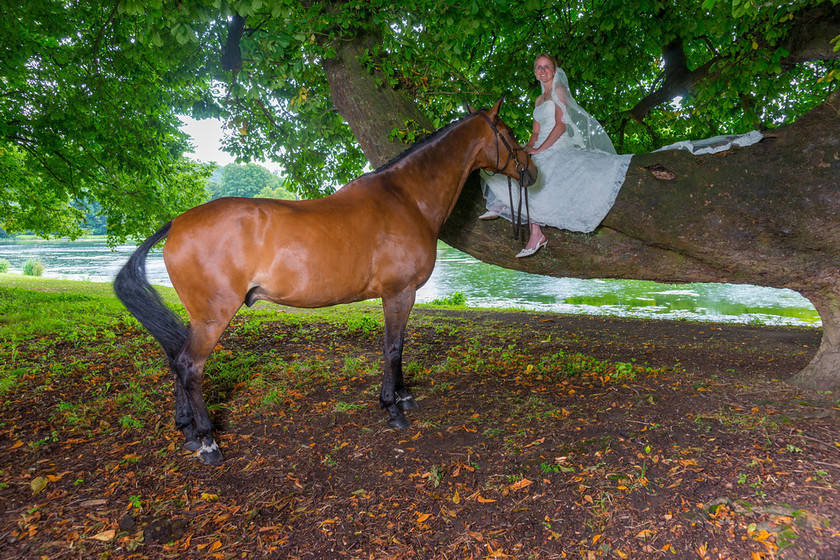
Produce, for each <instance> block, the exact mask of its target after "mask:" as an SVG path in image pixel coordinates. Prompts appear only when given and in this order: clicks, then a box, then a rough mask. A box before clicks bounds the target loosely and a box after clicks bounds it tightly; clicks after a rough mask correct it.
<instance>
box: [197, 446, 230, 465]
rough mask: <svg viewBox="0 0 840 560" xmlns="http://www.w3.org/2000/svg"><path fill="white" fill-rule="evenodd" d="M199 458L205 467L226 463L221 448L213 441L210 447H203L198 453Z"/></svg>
mask: <svg viewBox="0 0 840 560" xmlns="http://www.w3.org/2000/svg"><path fill="white" fill-rule="evenodd" d="M196 455H198V458H199V459H200V460H201V462H202V463H204V464H205V465H220V464H221V463H222V461H224V457H222V452H221V451H220V450H219V446H218V445H217V444H216V442H215V441H213V442H212V443H211V444H210V445H202V446H201V447H200V448H199V450H198V451H197V452H196Z"/></svg>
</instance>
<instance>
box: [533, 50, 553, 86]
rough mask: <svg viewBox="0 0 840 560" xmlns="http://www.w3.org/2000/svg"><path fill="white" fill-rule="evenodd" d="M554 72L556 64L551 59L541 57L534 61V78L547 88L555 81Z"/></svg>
mask: <svg viewBox="0 0 840 560" xmlns="http://www.w3.org/2000/svg"><path fill="white" fill-rule="evenodd" d="M554 72H555V70H554V64H552V63H551V61H550V60H549V59H547V58H545V57H542V56H541V57H540V58H538V59H537V60H536V61H534V76H536V77H537V79H538V80H539V81H540V82H542V83H543V84H546V86H550V85H551V82H552V81H553V80H554Z"/></svg>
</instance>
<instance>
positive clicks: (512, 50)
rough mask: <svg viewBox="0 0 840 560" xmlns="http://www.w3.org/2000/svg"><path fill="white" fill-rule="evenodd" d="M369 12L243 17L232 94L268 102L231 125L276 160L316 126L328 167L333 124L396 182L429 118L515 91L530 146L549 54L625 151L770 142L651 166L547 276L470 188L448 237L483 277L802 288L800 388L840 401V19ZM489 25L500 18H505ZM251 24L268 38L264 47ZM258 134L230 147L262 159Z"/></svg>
mask: <svg viewBox="0 0 840 560" xmlns="http://www.w3.org/2000/svg"><path fill="white" fill-rule="evenodd" d="M369 6H370V4H369V3H366V4H365V5H362V4H361V3H358V2H346V3H341V4H338V5H333V6H331V8H329V9H323V10H321V9H319V7H318V6H317V5H313V6H308V7H307V10H308V11H305V12H300V13H299V14H298V17H299V18H300V19H297V20H295V19H294V18H293V17H292V18H289V17H284V18H279V19H278V18H267V17H262V18H261V17H260V14H251V15H246V16H242V14H240V16H241V17H240V18H239V28H240V29H241V30H242V31H243V33H242V35H238V36H236V37H235V39H236V40H235V41H230V37H229V38H228V39H229V41H228V44H227V47H226V51H225V53H226V55H228V56H229V57H230V56H231V53H232V52H233V51H232V50H231V49H232V48H233V46H234V45H236V46H239V45H247V46H246V47H243V51H242V52H243V53H244V54H243V58H242V59H241V60H240V59H238V58H236V57H235V53H234V57H233V59H234V60H236V63H235V64H234V67H235V68H236V69H238V70H240V71H239V72H238V73H236V74H235V76H234V77H233V80H234V81H235V83H236V85H237V86H241V87H242V91H243V92H252V91H254V90H255V89H256V90H259V91H261V94H260V95H252V98H254V99H256V101H248V99H247V93H243V95H242V96H241V98H240V99H238V100H237V102H236V104H235V105H232V106H229V108H230V109H231V110H232V112H233V114H234V115H235V118H236V119H237V120H238V122H239V123H241V124H242V125H243V126H246V127H248V128H250V129H254V130H260V131H262V135H261V136H260V138H261V140H262V141H263V142H264V144H263V146H262V148H261V150H265V149H266V148H267V147H269V146H270V145H271V134H272V133H276V132H277V131H281V130H282V131H285V129H284V128H283V127H284V126H288V125H287V124H286V123H287V122H293V121H294V120H295V119H297V118H301V117H302V118H305V119H306V118H312V117H315V116H317V119H316V121H315V122H316V123H319V124H321V126H314V127H311V128H310V127H307V129H306V130H305V131H304V133H303V134H302V136H301V138H303V141H301V142H300V143H299V144H298V145H297V146H296V148H297V149H298V150H300V151H301V152H302V154H303V155H306V154H311V153H312V152H311V151H309V150H308V148H307V147H306V144H307V141H309V140H311V139H312V138H313V137H314V138H316V139H317V137H318V135H321V134H323V132H322V131H323V129H324V126H323V122H324V116H325V115H326V114H327V113H328V112H329V110H330V109H331V108H332V107H335V108H336V109H337V110H338V112H339V113H340V115H342V116H343V117H344V119H345V120H346V122H347V123H348V125H349V127H350V129H351V130H352V132H353V134H354V136H355V138H356V139H357V140H358V142H359V144H360V145H361V147H362V149H363V150H364V153H365V154H366V155H367V156H368V158H369V159H370V161H371V162H372V163H374V164H375V165H377V164H381V163H383V162H384V161H385V160H386V159H387V158H388V157H390V156H391V155H393V154H394V153H396V152H397V151H398V145H395V143H394V139H395V137H396V138H399V137H401V136H407V137H409V138H410V137H412V136H413V135H414V134H416V133H417V129H418V127H419V128H423V127H424V126H428V123H429V120H431V121H432V122H433V123H434V124H437V121H436V120H435V119H439V118H441V117H442V116H448V115H449V114H451V112H452V111H453V110H454V106H453V103H452V98H453V97H452V96H450V95H449V94H452V93H457V94H458V95H457V97H458V98H459V99H468V100H470V101H473V102H475V101H478V102H479V104H480V103H481V100H482V99H486V97H484V96H489V97H490V98H493V97H494V96H495V95H498V94H499V93H501V90H502V89H506V90H507V93H508V97H509V98H510V99H511V100H512V101H513V102H514V105H513V106H512V107H511V105H510V104H509V105H508V108H509V109H508V114H507V117H506V118H507V119H508V120H510V121H512V122H513V123H514V124H517V125H518V126H519V129H520V131H521V132H522V133H523V137H524V131H525V129H526V126H527V122H528V120H529V118H528V115H527V113H528V110H529V109H528V108H529V107H530V105H531V103H530V100H529V98H530V97H531V96H532V95H533V91H531V90H533V81H532V80H531V79H530V73H531V67H530V60H531V59H532V57H533V55H535V54H536V53H538V52H539V51H540V50H551V51H554V52H555V53H556V54H558V55H559V56H560V58H561V60H562V61H563V64H564V67H565V68H566V69H567V72H568V73H569V75H570V76H572V79H573V81H574V80H576V82H575V83H576V84H577V92H576V94H577V97H578V98H579V99H580V100H581V101H582V102H583V103H584V104H585V105H586V106H588V107H589V108H591V109H592V111H593V112H594V114H596V115H597V116H598V117H600V118H601V120H602V121H603V122H604V123H605V125H606V126H607V128H608V129H609V130H610V131H611V132H612V133H613V135H614V138H615V140H616V141H617V143H618V145H619V146H620V148H623V149H624V151H633V152H637V153H639V152H647V151H649V150H650V149H651V148H655V147H659V146H660V145H662V144H663V143H667V142H670V141H673V140H678V139H686V138H703V137H708V136H712V135H715V134H720V133H733V132H745V131H747V130H750V129H755V128H759V129H762V130H765V131H769V132H767V133H766V134H765V136H766V137H765V140H764V141H763V142H762V143H760V144H759V145H757V146H754V147H751V148H747V149H740V150H731V151H729V152H727V153H725V154H723V155H715V156H706V157H695V156H691V155H688V154H685V153H679V152H664V153H663V152H658V153H655V154H646V155H639V156H636V157H635V158H634V160H633V162H632V164H631V169H630V172H629V173H628V177H627V181H626V183H625V185H624V187H623V189H622V191H621V193H620V194H619V198H618V200H617V203H616V206H615V207H614V209H613V210H612V211H611V212H610V214H609V215H608V216H607V218H606V219H605V220H604V223H603V225H602V226H601V227H600V228H598V230H596V232H594V233H593V234H587V235H581V234H572V233H568V232H561V231H556V230H554V231H550V232H549V234H548V235H549V238H550V239H551V240H552V243H551V245H550V246H551V250H547V251H544V252H543V253H541V254H540V256H539V257H538V258H533V259H530V260H525V261H518V260H515V259H512V258H510V255H513V254H515V252H516V247H514V244H513V242H512V241H511V240H510V237H509V236H508V235H506V226H505V225H504V224H498V223H497V224H478V223H477V222H476V216H477V215H478V214H480V213H481V206H482V200H481V197H480V195H479V192H478V188H477V186H476V187H474V188H472V189H467V191H466V194H465V195H464V196H463V197H462V200H461V203H460V204H459V206H458V207H457V208H456V210H455V213H454V215H453V217H452V218H451V219H450V220H449V223H448V225H447V227H446V228H445V231H444V233H443V238H444V239H445V240H446V241H447V242H449V243H450V244H452V245H453V246H455V247H458V248H460V249H462V250H465V251H467V252H468V253H470V254H472V255H474V256H476V257H478V258H480V259H482V260H484V261H487V262H492V263H496V264H499V265H501V266H507V267H511V268H518V269H520V270H527V271H530V272H534V273H538V274H546V275H553V276H573V277H619V278H643V279H651V280H658V281H665V282H688V281H708V282H717V281H727V282H747V283H752V284H759V285H765V286H775V287H788V288H793V289H795V290H798V291H800V292H801V293H803V294H804V295H805V296H806V297H808V298H809V299H810V300H811V301H812V302H813V303H814V305H815V306H816V308H817V309H818V311H819V312H820V315H821V317H822V319H823V324H824V336H823V343H822V346H821V348H820V350H819V352H818V354H817V356H816V357H815V358H814V361H813V362H812V363H811V364H810V366H809V367H808V368H807V369H806V370H805V371H803V372H801V373H800V374H799V375H798V376H797V377H796V382H798V383H800V384H801V385H803V386H808V387H813V388H822V389H827V388H832V389H840V287H838V280H840V277H838V276H840V272H838V265H840V247H838V242H840V235H838V234H840V223H839V222H838V220H837V219H836V217H835V215H836V210H837V204H838V203H840V199H838V195H840V155H838V152H837V145H838V142H840V118H838V110H837V107H838V106H840V98H839V97H838V94H836V93H834V94H833V96H832V97H829V96H830V95H832V91H834V90H835V88H834V83H835V82H834V80H835V79H836V77H837V74H838V70H837V68H838V65H837V60H838V48H837V42H838V36H840V7H838V5H837V4H836V3H832V2H823V3H810V2H800V3H794V4H785V5H778V6H775V5H763V6H760V7H755V6H754V5H753V4H751V3H747V2H745V3H739V2H735V3H732V4H730V3H722V2H715V1H707V2H704V3H703V4H702V5H701V4H699V3H696V2H685V3H677V4H673V3H667V4H665V3H657V2H651V3H649V4H647V5H644V6H641V5H640V4H639V3H632V4H626V3H624V2H609V1H607V2H602V3H589V2H585V3H578V2H564V3H558V4H555V5H552V6H549V7H547V8H545V7H542V6H541V5H537V4H530V3H526V4H525V5H524V6H523V5H521V4H517V5H516V6H515V7H511V8H507V7H506V6H504V5H502V4H501V3H495V2H494V3H483V4H481V5H480V4H479V3H478V2H473V3H471V4H469V5H466V6H464V7H463V8H454V7H451V6H441V5H440V4H438V3H435V4H432V3H428V4H426V3H423V2H420V3H419V4H414V6H415V8H414V9H413V10H412V11H411V12H410V14H409V13H406V12H400V13H399V16H398V17H395V16H394V14H392V13H389V11H388V8H389V7H392V6H393V5H392V4H390V3H387V4H378V5H377V6H378V8H379V10H366V9H365V8H366V7H369ZM488 8H493V9H495V10H496V13H493V14H492V15H490V16H489V17H488ZM316 13H317V17H313V14H316ZM303 14H306V17H304V16H303ZM248 21H254V22H255V24H254V25H253V27H251V28H250V29H253V34H251V35H248V29H249V26H248V24H247V22H248ZM290 22H294V23H295V24H296V25H301V24H302V23H304V22H305V23H306V26H305V31H304V32H303V33H299V36H300V37H301V38H302V41H301V43H300V44H298V45H297V49H295V51H294V52H296V53H297V54H296V55H293V56H291V57H286V58H284V59H283V60H286V61H287V62H288V64H289V65H288V66H284V72H282V73H281V74H282V76H283V78H284V83H285V84H286V87H287V88H290V89H288V90H287V91H286V92H285V93H284V94H283V96H281V97H279V98H272V95H271V92H270V91H269V90H265V89H260V88H261V87H262V86H263V84H264V83H265V82H266V78H267V76H268V75H267V74H264V73H263V72H265V71H266V68H268V67H269V61H275V60H276V59H275V58H273V57H272V56H270V55H266V54H265V49H266V48H267V47H265V45H266V41H269V42H270V41H271V39H270V37H272V36H275V35H277V34H279V35H281V36H282V34H283V31H282V29H283V26H288V25H289V24H290ZM276 26H277V27H276ZM286 29H288V28H286ZM261 49H262V50H261ZM307 53H308V54H307ZM298 55H299V56H301V57H303V58H306V57H307V56H310V57H312V60H318V61H320V64H321V69H322V72H318V69H317V68H314V67H312V65H304V66H295V64H296V62H298V61H299V60H301V59H297V58H296V56H298ZM281 64H282V63H281ZM246 68H247V69H248V70H249V71H247V72H246V71H245V69H246ZM298 69H302V70H305V72H299V71H297V70H298ZM286 100H291V101H292V102H286ZM412 101H413V102H412ZM272 103H273V105H272ZM272 106H273V107H276V108H277V109H279V110H269V109H268V107H272ZM418 107H419V108H422V109H423V111H422V114H421V115H420V116H418V114H417V112H418V111H417V109H418ZM321 110H323V112H322V113H320V114H318V111H321ZM423 115H426V116H428V117H430V119H425V118H424V116H423ZM803 115H804V116H803ZM331 118H335V117H331ZM287 119H288V121H287ZM444 120H445V119H444ZM328 128H329V130H330V131H331V133H332V134H338V131H340V127H328ZM251 136H253V135H252V134H249V135H248V136H247V137H246V135H244V134H243V135H240V136H238V137H235V138H232V140H231V143H232V145H233V147H235V148H236V149H239V150H246V149H247V145H246V142H250V140H251V139H252V138H251ZM344 138H345V139H346V140H347V141H348V142H351V140H350V139H349V136H346V137H344ZM354 145H355V144H354ZM284 146H285V144H284ZM269 149H270V148H269ZM258 153H265V152H258ZM276 153H281V152H279V151H278V152H276ZM316 153H317V156H318V157H320V156H321V155H322V152H321V151H320V150H316ZM348 154H352V151H351V150H347V151H343V152H342V155H343V156H347V155H348ZM297 159H298V161H306V160H307V158H305V157H299V158H297ZM308 164H309V165H311V164H312V160H309V161H308ZM338 177H340V175H339V174H338V173H336V169H331V170H330V171H329V172H328V173H326V174H322V175H321V176H320V177H319V176H317V175H314V174H312V173H309V174H306V175H295V180H298V181H299V184H300V185H301V187H302V188H309V189H310V190H311V191H315V190H316V189H313V188H312V186H311V185H308V181H311V180H312V179H313V178H314V179H316V180H317V179H320V180H324V179H330V178H333V179H335V178H338Z"/></svg>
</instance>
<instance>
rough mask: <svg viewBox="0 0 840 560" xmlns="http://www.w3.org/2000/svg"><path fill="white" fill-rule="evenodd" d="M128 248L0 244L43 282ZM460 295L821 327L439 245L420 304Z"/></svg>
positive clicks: (115, 261) (788, 305)
mask: <svg viewBox="0 0 840 560" xmlns="http://www.w3.org/2000/svg"><path fill="white" fill-rule="evenodd" d="M134 249H135V247H134V246H133V245H123V246H119V247H116V248H115V249H113V250H112V249H111V248H109V247H108V246H107V245H106V244H105V243H104V242H101V241H74V242H68V241H50V242H45V241H9V240H0V258H2V259H6V260H8V261H9V262H10V263H11V270H10V272H16V273H20V272H21V270H22V268H23V265H24V263H25V262H26V261H27V260H28V259H30V258H38V259H40V260H41V261H42V262H43V263H44V265H45V267H46V269H45V271H44V276H45V277H49V278H64V279H71V280H87V281H91V282H111V281H112V280H113V278H114V276H115V275H116V273H117V271H118V270H119V268H120V267H121V266H122V265H123V264H124V263H125V261H126V260H127V259H128V257H129V255H131V253H132V252H133V251H134ZM147 270H148V274H149V278H150V281H151V282H152V283H153V284H158V285H165V286H169V285H170V283H169V277H168V276H167V274H166V269H165V268H164V266H163V259H162V257H161V253H160V251H156V252H153V253H151V254H150V256H149V260H148V262H147ZM457 292H463V293H464V294H465V295H466V297H467V305H468V306H471V307H502V308H518V309H533V310H540V311H554V312H558V313H575V314H590V315H619V316H625V317H644V318H663V319H688V320H692V321H716V322H737V323H760V324H766V325H796V326H819V325H820V318H819V315H818V314H817V312H816V310H815V309H814V308H813V306H812V305H811V304H810V302H809V301H808V300H807V299H805V298H804V297H802V296H800V295H799V294H798V293H796V292H793V291H791V290H777V289H774V288H763V287H757V286H748V285H738V284H680V285H668V284H658V283H655V282H646V281H635V280H578V279H575V278H551V277H548V276H536V275H533V274H526V273H524V272H517V271H512V270H507V269H503V268H499V267H496V266H492V265H489V264H485V263H482V262H480V261H477V260H476V259H474V258H472V257H470V256H469V255H466V254H465V253H462V252H460V251H458V250H456V249H453V248H451V247H448V246H446V245H444V244H443V243H441V244H439V246H438V262H437V266H436V267H435V272H434V274H433V275H432V277H431V279H429V282H428V283H427V284H426V285H425V286H424V287H423V288H422V289H421V290H420V291H419V292H418V294H417V301H418V302H419V303H424V302H430V301H432V300H435V299H440V298H444V297H446V296H449V295H451V294H453V293H457Z"/></svg>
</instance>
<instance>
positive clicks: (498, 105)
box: [487, 97, 505, 120]
mask: <svg viewBox="0 0 840 560" xmlns="http://www.w3.org/2000/svg"><path fill="white" fill-rule="evenodd" d="M504 99H505V98H504V97H500V98H499V100H498V101H496V104H495V105H493V107H491V108H490V110H489V111H487V116H488V117H490V118H491V119H494V120H495V119H496V118H497V117H498V116H499V109H501V108H502V101H504Z"/></svg>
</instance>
